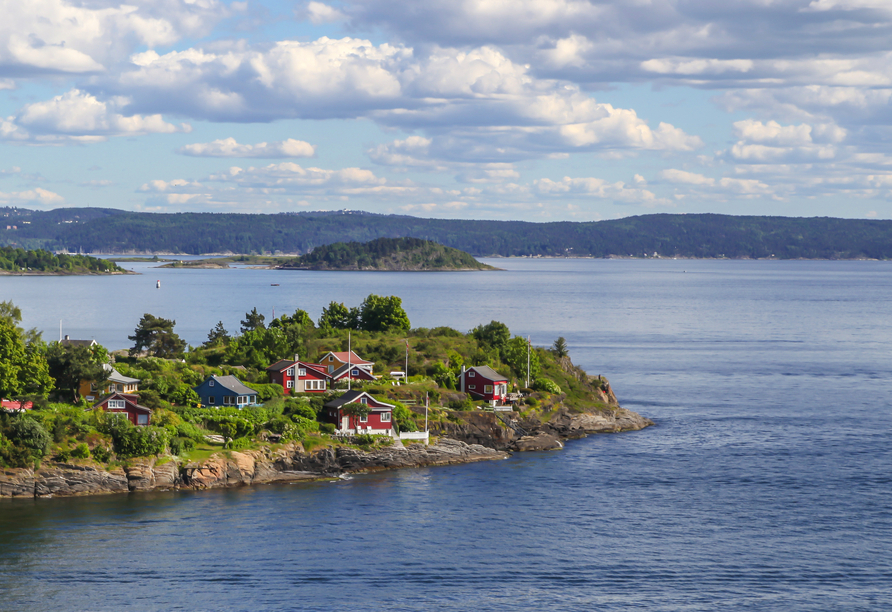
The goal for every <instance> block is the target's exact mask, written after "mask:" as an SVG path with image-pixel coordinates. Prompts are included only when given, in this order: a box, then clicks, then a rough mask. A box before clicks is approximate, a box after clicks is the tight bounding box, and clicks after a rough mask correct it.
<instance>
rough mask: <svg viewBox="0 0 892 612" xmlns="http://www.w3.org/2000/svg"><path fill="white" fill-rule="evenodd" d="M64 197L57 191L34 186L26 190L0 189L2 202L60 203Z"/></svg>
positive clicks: (0, 200)
mask: <svg viewBox="0 0 892 612" xmlns="http://www.w3.org/2000/svg"><path fill="white" fill-rule="evenodd" d="M64 201H65V198H63V197H62V196H60V195H59V194H58V193H54V192H52V191H47V190H46V189H41V188H40V187H35V188H34V189H28V190H26V191H13V192H3V191H0V202H2V203H4V204H17V203H23V202H33V203H36V204H42V205H51V204H61V203H62V202H64Z"/></svg>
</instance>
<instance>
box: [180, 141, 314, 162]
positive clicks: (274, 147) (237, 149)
mask: <svg viewBox="0 0 892 612" xmlns="http://www.w3.org/2000/svg"><path fill="white" fill-rule="evenodd" d="M177 153H180V154H182V155H189V156H191V157H263V158H284V157H313V156H314V155H315V154H316V147H315V146H314V145H311V144H310V143H308V142H304V141H303V140H295V139H293V138H288V139H287V140H281V141H278V142H260V143H257V144H254V145H250V144H239V143H238V142H236V140H235V138H224V139H221V140H215V141H213V142H204V143H195V144H188V145H185V146H183V147H180V148H179V149H177Z"/></svg>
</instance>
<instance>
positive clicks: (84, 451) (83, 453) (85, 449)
mask: <svg viewBox="0 0 892 612" xmlns="http://www.w3.org/2000/svg"><path fill="white" fill-rule="evenodd" d="M71 456H72V457H76V458H78V459H86V458H87V457H89V456H90V447H89V446H87V445H86V444H85V443H83V442H81V443H80V444H78V445H77V446H75V447H74V448H73V449H72V450H71Z"/></svg>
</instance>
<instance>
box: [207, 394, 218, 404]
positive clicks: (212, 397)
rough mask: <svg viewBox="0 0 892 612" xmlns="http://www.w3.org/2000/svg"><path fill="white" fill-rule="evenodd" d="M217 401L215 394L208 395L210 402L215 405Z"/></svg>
mask: <svg viewBox="0 0 892 612" xmlns="http://www.w3.org/2000/svg"><path fill="white" fill-rule="evenodd" d="M216 401H217V398H215V397H214V396H213V395H210V396H208V404H210V405H213V404H214V402H216Z"/></svg>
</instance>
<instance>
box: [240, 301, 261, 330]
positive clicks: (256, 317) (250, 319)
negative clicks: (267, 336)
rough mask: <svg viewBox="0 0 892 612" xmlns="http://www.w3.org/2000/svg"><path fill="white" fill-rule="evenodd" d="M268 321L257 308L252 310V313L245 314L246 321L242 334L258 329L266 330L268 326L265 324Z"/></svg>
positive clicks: (243, 322) (243, 324)
mask: <svg viewBox="0 0 892 612" xmlns="http://www.w3.org/2000/svg"><path fill="white" fill-rule="evenodd" d="M264 321H266V317H264V316H263V315H262V314H260V313H259V312H257V308H256V307H255V308H254V309H252V310H251V312H246V313H245V320H244V321H242V333H243V334H244V333H246V332H249V331H256V330H258V329H266V326H265V325H264V324H263V323H264Z"/></svg>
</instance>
